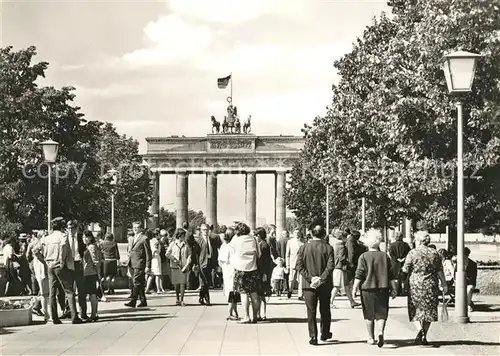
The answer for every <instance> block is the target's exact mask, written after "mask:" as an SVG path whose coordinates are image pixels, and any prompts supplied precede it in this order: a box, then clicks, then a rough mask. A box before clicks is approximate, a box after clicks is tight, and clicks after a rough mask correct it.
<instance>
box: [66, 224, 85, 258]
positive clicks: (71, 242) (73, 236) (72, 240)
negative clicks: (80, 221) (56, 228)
mask: <svg viewBox="0 0 500 356" xmlns="http://www.w3.org/2000/svg"><path fill="white" fill-rule="evenodd" d="M68 240H69V245H70V246H71V252H72V253H73V259H74V260H75V261H81V260H82V256H80V253H79V252H78V240H77V238H76V232H75V233H72V232H71V231H68Z"/></svg>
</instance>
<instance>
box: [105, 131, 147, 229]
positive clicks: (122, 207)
mask: <svg viewBox="0 0 500 356" xmlns="http://www.w3.org/2000/svg"><path fill="white" fill-rule="evenodd" d="M100 131H101V132H100V135H99V149H98V152H97V160H98V162H99V164H100V174H101V177H105V179H104V181H103V183H104V184H105V187H106V188H107V192H108V194H107V196H108V197H107V198H105V199H107V201H108V204H106V207H108V209H109V206H110V203H109V201H110V199H109V195H110V193H111V192H112V191H113V192H114V194H115V223H116V225H120V224H129V223H131V222H133V221H136V220H139V221H142V220H144V219H145V218H147V217H148V215H149V214H148V207H149V205H150V204H151V197H152V194H153V189H152V184H151V177H150V171H149V169H148V167H147V166H144V165H143V164H142V157H141V156H140V155H139V142H137V141H136V140H134V139H133V138H131V137H127V136H126V135H120V134H118V133H117V132H116V128H115V127H114V126H113V125H112V124H110V123H106V124H104V125H103V126H102V127H101V130H100ZM110 170H116V171H117V172H118V173H117V175H118V179H117V184H116V185H114V186H112V185H111V181H112V175H109V174H108V171H110ZM108 209H104V210H105V211H104V212H103V216H106V217H108V218H107V219H105V220H104V221H105V222H106V223H108V224H109V223H110V217H109V216H110V214H109V213H108V211H109V210H108Z"/></svg>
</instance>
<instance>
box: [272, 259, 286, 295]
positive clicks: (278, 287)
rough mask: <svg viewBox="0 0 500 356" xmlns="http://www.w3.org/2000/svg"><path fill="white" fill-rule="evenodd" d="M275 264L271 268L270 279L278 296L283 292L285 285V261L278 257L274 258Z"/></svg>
mask: <svg viewBox="0 0 500 356" xmlns="http://www.w3.org/2000/svg"><path fill="white" fill-rule="evenodd" d="M276 264H277V266H276V267H274V269H273V274H272V275H271V281H272V282H273V289H274V291H275V292H276V295H277V296H278V297H281V293H282V292H283V287H284V285H285V267H283V265H284V264H285V261H284V260H283V259H282V258H281V257H278V258H277V259H276Z"/></svg>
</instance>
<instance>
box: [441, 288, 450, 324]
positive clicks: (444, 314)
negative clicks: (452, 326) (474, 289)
mask: <svg viewBox="0 0 500 356" xmlns="http://www.w3.org/2000/svg"><path fill="white" fill-rule="evenodd" d="M449 301H450V300H446V296H445V294H444V293H443V303H442V305H441V315H440V317H439V320H440V321H442V322H443V323H444V322H447V321H448V320H449V319H450V316H449V315H448V303H449Z"/></svg>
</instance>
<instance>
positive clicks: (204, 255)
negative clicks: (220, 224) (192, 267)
mask: <svg viewBox="0 0 500 356" xmlns="http://www.w3.org/2000/svg"><path fill="white" fill-rule="evenodd" d="M195 241H196V243H197V244H198V246H199V249H197V250H198V252H199V253H198V255H197V258H198V266H199V267H200V268H202V269H203V268H207V266H208V245H207V242H206V241H205V239H204V238H203V237H197V238H196V239H195ZM212 251H213V249H212Z"/></svg>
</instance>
